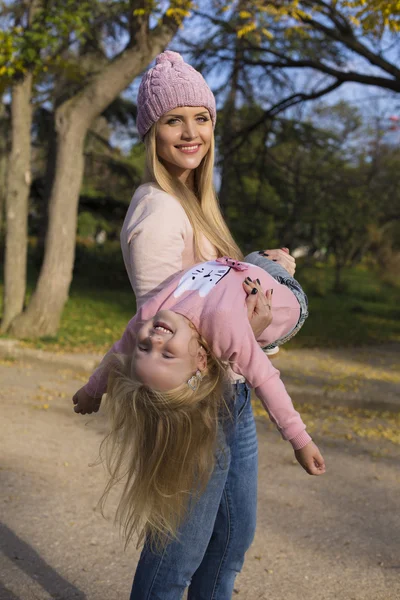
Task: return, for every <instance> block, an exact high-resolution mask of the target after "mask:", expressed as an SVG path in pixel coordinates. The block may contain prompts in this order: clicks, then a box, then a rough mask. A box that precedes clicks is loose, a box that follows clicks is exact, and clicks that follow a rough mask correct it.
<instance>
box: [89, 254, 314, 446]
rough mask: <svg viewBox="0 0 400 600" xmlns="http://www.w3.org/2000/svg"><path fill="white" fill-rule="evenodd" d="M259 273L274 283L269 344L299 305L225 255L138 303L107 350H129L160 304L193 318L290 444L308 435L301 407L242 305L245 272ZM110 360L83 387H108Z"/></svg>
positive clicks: (96, 392)
mask: <svg viewBox="0 0 400 600" xmlns="http://www.w3.org/2000/svg"><path fill="white" fill-rule="evenodd" d="M247 276H249V277H251V278H252V279H256V278H258V279H259V280H260V281H261V286H262V287H263V288H264V289H271V288H272V289H273V290H274V292H273V303H272V313H273V320H272V323H271V325H270V326H269V327H267V329H265V330H264V332H263V333H262V335H261V336H260V337H259V338H258V342H261V343H262V344H263V345H264V344H265V345H266V344H270V343H272V342H274V341H276V340H277V339H279V338H280V337H282V336H283V335H286V334H287V333H289V331H291V330H292V329H293V327H294V326H295V325H296V323H297V321H298V319H299V316H300V307H299V304H298V302H297V299H296V297H295V296H294V295H293V293H292V292H291V291H290V290H289V288H287V287H286V286H285V285H282V284H280V283H278V282H277V281H276V280H275V279H273V277H271V276H270V275H269V274H268V273H266V272H265V271H263V270H262V269H261V268H260V267H257V266H255V265H251V264H248V263H244V262H238V261H234V260H233V259H229V258H223V259H217V260H215V261H208V262H204V263H200V264H198V265H195V266H194V267H192V268H191V269H189V270H187V271H185V272H183V273H180V274H179V275H178V276H177V277H175V278H173V280H171V281H170V282H169V283H168V284H167V285H166V286H165V288H164V289H163V290H161V291H160V292H159V293H158V294H157V295H156V296H153V297H152V298H151V299H149V300H148V301H147V302H146V303H145V304H144V305H142V307H141V309H140V310H139V312H138V313H137V314H136V315H135V317H133V319H131V321H130V322H129V324H128V326H127V328H126V330H125V332H124V334H123V336H122V338H121V339H120V340H119V341H118V342H116V344H114V346H113V347H112V348H111V350H110V352H109V353H108V354H107V355H106V356H109V355H110V354H114V353H122V354H130V353H132V351H133V348H134V345H135V338H136V334H137V331H138V329H139V328H140V326H141V323H142V322H143V321H146V320H148V319H150V318H152V317H154V315H155V314H156V313H157V312H158V311H159V310H172V311H174V312H176V313H178V314H181V315H183V316H185V317H186V318H187V319H189V320H190V321H192V323H193V324H194V325H195V327H196V328H197V330H198V331H199V332H200V333H201V335H202V336H203V337H204V338H205V339H206V340H207V343H208V344H209V345H210V348H211V349H212V352H213V353H214V354H215V355H216V356H217V357H219V358H220V359H222V360H223V361H226V362H228V363H229V364H230V365H231V367H232V368H233V370H234V371H235V372H236V373H239V374H241V375H243V377H245V378H246V380H247V382H248V383H249V385H250V386H251V387H253V388H254V389H255V392H256V395H257V396H258V398H260V400H261V402H262V403H263V405H264V407H265V408H266V410H267V412H268V414H269V416H270V418H271V420H272V421H273V422H274V423H275V424H276V425H277V427H278V429H279V431H280V432H281V434H282V437H283V438H284V439H285V440H289V441H290V443H291V444H292V446H293V448H294V449H299V448H302V447H303V446H305V445H306V444H308V443H309V441H310V440H311V437H310V436H309V435H308V433H307V432H306V431H305V425H304V423H303V421H302V420H301V417H300V415H299V413H298V412H297V411H296V410H295V409H294V407H293V404H292V401H291V399H290V396H289V395H288V393H287V391H286V389H285V386H284V385H283V383H282V381H281V379H280V374H279V371H278V370H277V369H275V367H273V365H272V364H271V362H270V360H269V359H268V357H267V356H266V355H265V354H264V352H263V351H262V349H261V348H260V346H259V344H258V343H257V340H256V339H255V338H254V334H253V331H252V329H251V326H250V323H249V320H248V317H247V308H246V292H245V291H244V289H243V286H242V283H243V280H244V279H245V277H247ZM108 364H109V362H108V361H107V360H106V359H104V360H103V362H102V364H101V365H100V367H99V368H98V369H97V370H96V371H95V372H94V373H93V375H92V376H91V378H90V379H89V382H88V383H87V385H86V387H85V389H86V391H87V393H88V394H89V395H91V396H93V397H99V396H101V395H102V394H103V393H105V391H106V389H107V379H108V368H107V365H108Z"/></svg>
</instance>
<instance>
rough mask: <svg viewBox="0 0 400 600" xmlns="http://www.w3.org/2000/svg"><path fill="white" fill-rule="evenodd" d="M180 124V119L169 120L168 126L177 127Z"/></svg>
mask: <svg viewBox="0 0 400 600" xmlns="http://www.w3.org/2000/svg"><path fill="white" fill-rule="evenodd" d="M176 123H178V119H168V121H167V125H175V124H176Z"/></svg>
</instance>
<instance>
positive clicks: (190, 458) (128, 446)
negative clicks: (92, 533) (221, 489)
mask: <svg viewBox="0 0 400 600" xmlns="http://www.w3.org/2000/svg"><path fill="white" fill-rule="evenodd" d="M200 342H201V344H202V345H203V346H204V347H205V349H206V351H207V355H208V363H207V369H206V371H205V373H204V376H203V379H202V381H201V382H200V383H199V385H198V386H197V389H196V390H194V391H193V390H192V389H191V388H190V387H189V386H188V385H187V384H186V383H184V384H182V385H181V386H179V387H178V388H176V389H174V390H172V391H169V392H163V393H161V392H156V391H154V390H152V389H150V388H149V387H147V386H145V385H143V384H142V383H141V382H140V381H138V380H137V379H136V377H135V375H134V369H133V359H132V357H128V356H122V355H119V356H118V355H117V356H115V357H114V360H113V367H112V370H111V373H110V377H109V383H108V387H107V400H106V408H107V412H108V416H109V420H110V432H109V434H108V435H107V437H106V438H105V439H104V441H103V443H102V446H101V455H102V456H104V455H105V463H106V466H107V469H108V472H109V475H110V479H109V482H108V484H107V486H106V489H105V491H104V493H103V496H102V497H101V499H100V506H101V508H102V510H103V509H104V504H105V501H106V499H107V496H108V494H109V492H110V490H111V489H112V488H113V487H114V486H115V485H116V484H122V494H121V497H120V501H119V505H118V508H117V513H116V517H115V519H116V521H117V522H119V524H120V526H121V528H122V530H123V532H124V536H125V540H126V544H128V543H129V541H130V540H131V538H132V536H133V535H134V534H137V535H138V543H137V546H138V547H139V546H140V544H141V543H142V542H143V541H144V539H146V540H147V542H149V543H150V545H151V547H152V548H154V549H155V550H157V551H159V550H161V549H163V548H164V547H165V546H166V545H167V544H168V542H169V541H171V540H173V539H176V538H177V532H178V530H179V527H180V525H181V524H182V523H183V521H184V519H185V517H186V516H187V515H188V513H189V511H190V507H191V506H192V505H193V502H195V501H196V499H197V498H198V496H199V495H200V494H201V493H202V492H203V491H204V489H205V487H206V485H207V482H208V480H209V477H210V474H211V472H212V470H213V468H214V464H215V453H216V451H217V448H218V444H217V431H218V422H219V421H220V422H221V421H223V416H224V415H225V417H226V416H229V415H230V412H229V407H228V405H227V404H226V402H225V400H224V393H225V388H226V389H228V387H227V378H226V366H225V365H223V364H222V363H221V362H220V361H219V360H218V359H216V358H214V357H213V356H212V355H211V354H210V351H209V349H208V347H207V344H206V342H205V340H203V339H200Z"/></svg>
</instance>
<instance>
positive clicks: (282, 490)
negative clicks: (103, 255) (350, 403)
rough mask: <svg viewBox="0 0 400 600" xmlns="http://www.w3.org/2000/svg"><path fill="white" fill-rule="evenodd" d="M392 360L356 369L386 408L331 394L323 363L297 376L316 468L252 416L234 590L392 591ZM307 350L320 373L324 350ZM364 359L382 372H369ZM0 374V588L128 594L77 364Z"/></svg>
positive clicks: (397, 538) (4, 367)
mask: <svg viewBox="0 0 400 600" xmlns="http://www.w3.org/2000/svg"><path fill="white" fill-rule="evenodd" d="M308 352H310V351H308ZM296 356H297V355H293V356H292V358H290V353H287V354H284V355H282V357H280V358H279V361H280V364H279V365H277V366H279V368H282V371H285V369H286V371H290V374H291V386H292V392H293V389H294V390H295V387H296V380H295V377H297V375H295V369H294V366H293V365H294V364H295V363H296V360H297V358H296ZM342 357H344V358H343V361H344V363H345V362H346V360H347V359H346V357H345V353H344V354H343V355H342ZM395 357H396V354H395V353H393V354H391V358H390V360H389V359H388V362H387V364H386V363H385V364H384V365H383V366H382V364H381V366H380V367H379V368H378V366H377V365H375V366H373V367H372V366H371V365H370V364H369V363H368V358H367V357H366V358H365V365H364V368H363V367H362V360H361V359H360V360H358V361H356V362H357V365H356V369H357V373H359V372H360V373H362V372H364V374H365V377H364V378H363V377H361V375H360V376H359V375H357V374H354V373H353V375H354V377H359V379H360V381H361V380H362V389H363V396H364V398H365V401H366V403H367V405H368V407H371V406H372V401H371V402H370V403H369V404H368V399H374V398H375V395H376V390H377V389H380V390H381V391H382V387H380V385H381V386H382V385H388V386H389V387H390V394H391V395H390V405H391V411H390V412H387V411H386V409H385V411H382V410H380V412H375V413H373V414H372V413H371V412H368V411H367V412H365V411H364V412H363V411H358V412H357V411H356V410H355V409H347V408H346V391H345V390H344V391H343V389H340V390H339V391H340V393H338V394H337V395H336V396H335V395H332V394H331V395H329V394H328V395H327V394H326V393H325V391H324V389H325V388H324V385H325V386H326V385H327V386H328V387H329V386H330V385H331V384H332V380H331V379H330V378H329V375H328V373H329V368H328V367H327V369H326V376H325V379H324V380H323V381H321V377H319V378H317V382H316V384H315V386H316V389H315V390H314V392H315V393H314V394H313V395H308V394H307V396H305V395H304V388H303V387H302V386H299V390H300V392H299V394H298V396H296V393H294V394H293V396H294V398H295V400H298V401H299V403H303V407H304V409H305V411H306V413H307V415H306V416H307V420H309V419H311V420H312V429H313V431H314V433H313V435H314V437H315V440H316V442H317V444H318V445H319V446H320V448H321V450H322V451H323V454H324V456H325V459H326V462H327V473H326V475H325V476H323V477H319V478H312V477H310V476H308V475H307V474H306V473H305V472H303V470H302V469H301V468H300V467H299V466H298V465H297V464H294V462H293V455H292V451H291V449H290V446H289V445H288V444H286V443H284V442H282V441H281V440H280V438H279V436H278V434H277V433H276V432H275V431H274V430H273V428H272V427H271V426H270V424H269V423H268V421H267V420H266V419H265V418H263V417H262V416H259V417H257V426H258V433H259V442H260V468H259V509H258V530H257V534H256V539H255V541H254V543H253V545H252V547H251V548H250V550H249V552H248V554H247V559H246V563H245V567H244V569H243V572H242V573H241V574H240V576H239V577H238V579H237V582H236V588H235V594H234V598H236V597H237V598H238V600H256V599H265V600H267V599H268V600H303V599H304V600H399V599H400V506H399V504H400V500H399V499H400V493H399V492H400V469H399V458H400V442H398V440H397V438H396V431H397V432H398V427H397V429H396V424H398V417H399V411H400V399H399V386H398V383H397V381H396V376H395V375H393V376H391V375H390V374H389V375H387V373H389V372H390V373H392V374H393V373H394V374H395V373H396V372H397V373H398V370H396V367H395V362H396V361H395ZM306 358H307V360H308V361H310V365H311V363H312V360H313V355H312V353H311V354H310V355H309V356H308V355H307V357H306V356H305V355H304V356H303V360H302V366H303V369H306V368H308V367H307V364H308V363H307V362H304V360H305V359H306ZM386 358H387V357H386ZM291 360H292V363H290V361H291ZM314 360H315V361H316V363H315V364H316V365H317V366H316V367H315V369H317V370H319V371H320V372H322V371H323V369H322V367H321V364H320V363H318V361H320V360H321V357H318V356H317V355H315V356H314ZM293 361H294V362H293ZM318 364H319V366H318ZM290 365H292V366H290ZM372 368H374V369H378V370H379V369H380V371H379V373H378V372H376V373H375V375H374V374H372V375H371V373H372V371H371V369H372ZM310 369H311V366H310ZM300 371H301V368H300V366H299V372H300ZM346 373H347V374H344V375H343V376H344V377H345V378H351V373H348V372H347V371H346ZM382 373H386V375H382ZM368 374H369V375H371V376H370V377H369V375H368ZM0 377H1V381H2V387H1V391H0V410H1V421H0V511H1V512H0V515H1V516H0V549H1V553H0V599H1V600H48V599H49V598H52V599H58V600H61V599H63V600H73V599H77V600H83V599H87V600H117V599H118V600H119V599H124V598H128V597H129V590H130V585H131V580H132V576H133V572H134V569H135V564H136V562H137V559H138V552H137V551H136V550H135V548H129V549H128V550H127V551H126V552H124V550H123V543H122V541H121V539H120V538H119V534H118V530H117V529H116V527H115V526H114V525H113V523H112V518H111V515H112V512H113V510H112V509H113V504H114V505H115V498H114V499H112V500H111V502H110V505H109V511H108V512H109V515H110V518H109V519H108V520H106V519H104V518H103V517H102V516H101V515H100V513H99V511H98V510H97V509H96V504H97V501H98V498H99V495H100V493H101V491H102V489H103V485H104V473H103V469H102V467H101V466H89V465H91V464H92V463H94V462H95V461H96V459H97V456H98V447H99V442H100V441H101V439H102V436H103V435H104V431H105V422H104V418H103V416H102V415H101V413H99V414H98V415H93V416H86V417H82V416H78V415H75V414H74V413H73V412H72V403H71V396H72V393H73V392H74V391H75V390H76V389H77V388H78V387H80V385H82V381H83V380H84V379H85V377H84V375H79V374H77V372H76V371H75V370H71V369H66V368H64V369H63V368H60V367H59V366H57V365H54V364H53V365H52V364H50V363H46V362H43V361H41V362H30V363H28V362H23V361H8V360H2V361H0ZM310 377H311V376H310ZM368 377H369V383H368V382H367V383H365V380H367V379H368ZM322 379H323V378H322ZM310 381H311V380H310ZM310 381H308V384H307V385H310ZM324 381H325V383H324ZM346 381H347V379H346ZM379 381H381V382H382V381H383V383H381V384H379ZM349 382H350V379H348V383H349ZM311 383H312V381H311ZM318 388H319V389H321V394H320V396H319V395H318ZM368 389H369V390H370V394H368V393H367V392H368ZM388 389H389V388H388ZM302 390H303V391H302ZM348 395H349V397H350V398H351V397H352V396H351V394H348ZM310 398H311V401H310ZM327 399H329V402H331V404H327ZM305 401H307V404H304V403H305ZM396 402H397V407H398V409H399V411H397V413H396ZM332 403H333V404H332ZM299 406H301V404H299ZM340 407H341V408H340ZM256 408H257V407H256ZM339 409H340V410H339ZM256 413H257V414H258V413H259V411H258V410H256ZM396 419H397V420H396ZM374 432H375V433H374ZM387 432H392V433H390V435H389V434H388V435H386V434H387ZM138 600H141V599H138Z"/></svg>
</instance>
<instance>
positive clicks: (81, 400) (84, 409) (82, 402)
mask: <svg viewBox="0 0 400 600" xmlns="http://www.w3.org/2000/svg"><path fill="white" fill-rule="evenodd" d="M72 402H73V403H74V404H75V406H74V411H75V412H76V413H80V414H81V415H86V414H87V415H91V414H92V413H93V412H97V411H98V410H99V408H100V404H101V398H93V397H92V396H89V394H88V393H87V392H86V391H85V388H84V387H82V388H81V389H80V390H78V391H77V392H76V394H75V395H74V397H73V398H72Z"/></svg>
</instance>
